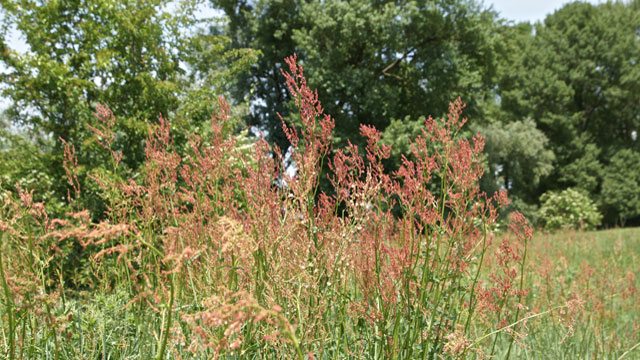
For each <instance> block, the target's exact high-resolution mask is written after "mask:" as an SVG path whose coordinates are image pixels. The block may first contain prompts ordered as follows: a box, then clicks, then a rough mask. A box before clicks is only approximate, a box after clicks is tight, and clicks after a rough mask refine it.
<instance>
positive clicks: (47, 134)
mask: <svg viewBox="0 0 640 360" xmlns="http://www.w3.org/2000/svg"><path fill="white" fill-rule="evenodd" d="M196 5H197V2H196V1H184V2H179V3H176V2H174V1H169V0H153V1H130V2H129V1H127V2H121V1H114V0H108V1H102V0H89V1H80V0H74V1H39V0H30V1H3V2H1V3H0V9H2V11H3V14H4V16H3V19H2V27H1V28H0V38H2V40H0V50H1V51H0V61H1V62H2V64H3V65H4V66H5V67H6V69H7V70H6V71H5V73H4V74H2V75H0V85H2V87H1V89H2V90H1V91H2V95H3V96H4V97H6V98H7V99H9V100H10V101H11V103H10V106H9V108H8V109H7V111H6V114H7V117H8V119H9V120H10V121H11V122H12V123H13V124H14V125H16V126H17V127H19V128H21V129H25V130H26V131H29V136H30V137H32V139H34V141H37V142H40V143H45V144H46V146H40V148H41V150H42V151H45V150H46V153H43V157H46V161H45V160H44V158H43V160H42V161H40V162H32V163H30V164H29V166H31V167H33V168H35V167H37V166H38V165H40V164H42V163H43V162H46V166H44V167H41V168H39V170H38V171H41V172H43V173H46V175H47V177H48V178H49V179H52V183H51V184H50V185H51V188H50V189H51V191H53V192H54V193H56V197H57V198H65V197H66V194H67V182H66V180H65V179H64V171H63V168H62V162H63V157H62V154H63V151H62V150H63V144H62V143H61V142H59V141H58V139H60V138H62V139H65V140H66V141H68V142H70V143H72V144H74V145H75V147H76V149H77V153H78V161H79V165H80V169H81V170H80V171H81V174H79V175H80V181H81V183H82V185H85V186H86V189H87V192H85V193H84V194H83V199H82V200H83V201H84V202H85V205H86V204H88V203H91V202H95V201H97V200H98V199H99V197H98V196H97V194H92V192H94V191H92V189H90V188H89V186H90V185H89V184H88V183H89V182H88V181H87V178H88V176H89V175H90V173H91V171H92V170H93V169H94V168H100V167H104V166H105V165H104V164H106V163H108V160H107V158H106V157H105V156H104V155H103V153H102V152H101V151H98V149H99V148H100V147H99V146H98V145H97V144H96V143H95V141H94V140H96V138H97V136H96V135H95V134H94V133H92V132H91V131H90V130H89V129H88V127H87V125H93V126H96V124H97V121H96V119H95V117H94V111H96V106H97V104H99V103H101V104H106V105H107V106H108V107H109V108H110V109H111V111H113V113H114V114H115V116H116V119H117V121H118V123H119V127H118V132H117V133H116V134H114V139H113V142H114V143H113V149H114V150H115V151H119V152H121V153H122V155H123V158H122V162H123V164H125V165H126V169H125V171H126V172H130V173H136V172H137V171H138V167H139V165H140V164H141V163H142V161H143V160H144V157H145V154H144V139H145V137H146V135H147V125H148V124H149V123H154V122H156V121H157V119H158V117H159V116H160V115H164V116H169V117H171V118H173V119H174V125H173V126H174V128H175V131H176V133H177V134H178V135H177V136H176V140H177V142H178V143H180V141H186V140H185V138H184V136H180V134H184V133H186V132H188V131H196V130H201V129H204V128H205V127H204V126H203V124H204V123H206V122H207V121H208V120H209V117H210V115H211V113H212V105H211V104H214V103H215V102H214V101H211V100H212V98H214V99H215V98H216V97H217V95H220V94H222V93H224V92H225V91H226V88H225V86H227V85H229V86H230V84H231V83H232V81H230V80H229V81H227V79H228V78H229V77H231V76H233V75H235V74H236V73H237V72H239V71H243V70H246V69H247V68H248V66H249V65H250V64H251V63H252V61H253V60H255V55H256V54H255V52H252V51H249V50H234V51H232V52H226V47H227V44H228V40H225V38H223V37H219V36H217V37H216V36H209V35H203V34H201V33H198V32H195V28H196V26H197V21H196V18H195V16H194V10H195V7H196ZM12 29H15V31H17V35H19V36H21V37H22V38H23V39H24V40H25V41H26V44H27V45H28V50H27V51H26V53H24V54H20V53H17V52H15V51H13V50H12V49H10V48H9V47H8V45H7V44H6V43H5V40H4V39H6V38H7V37H8V36H7V35H8V33H9V31H11V30H12ZM103 140H104V139H103ZM178 145H179V144H178ZM93 209H94V210H95V209H97V208H95V207H93Z"/></svg>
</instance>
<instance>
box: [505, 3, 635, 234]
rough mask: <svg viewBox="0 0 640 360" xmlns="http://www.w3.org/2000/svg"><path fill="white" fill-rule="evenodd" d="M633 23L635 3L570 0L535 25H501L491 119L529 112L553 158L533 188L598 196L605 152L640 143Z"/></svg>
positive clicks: (607, 160) (618, 207)
mask: <svg viewBox="0 0 640 360" xmlns="http://www.w3.org/2000/svg"><path fill="white" fill-rule="evenodd" d="M639 24H640V6H639V3H638V2H637V1H630V2H609V3H606V4H599V5H592V4H589V3H586V2H574V3H570V4H568V5H566V6H564V7H563V8H561V9H560V10H558V11H556V12H555V13H553V14H551V15H549V16H548V17H547V18H546V19H545V20H544V22H543V23H538V24H536V25H535V27H532V26H531V25H529V24H518V25H515V26H512V27H504V28H502V29H501V32H500V34H501V39H502V41H501V44H502V45H501V47H502V51H501V54H502V56H501V57H500V62H499V67H498V72H497V73H498V76H497V80H498V84H497V85H498V86H497V94H498V95H499V102H498V103H499V105H500V106H499V110H498V111H497V116H498V117H500V118H502V119H522V118H528V117H530V118H532V119H534V120H535V122H536V127H537V128H538V129H540V130H541V131H542V132H543V133H544V134H545V136H546V137H547V138H548V139H549V144H548V149H550V150H551V151H553V153H554V155H555V158H556V163H555V167H554V168H553V171H552V172H551V173H550V174H549V176H547V177H546V178H545V179H543V180H542V183H541V185H540V192H544V191H546V190H555V189H562V188H567V187H574V188H580V189H583V190H585V191H586V192H587V193H589V196H590V197H591V198H594V199H597V198H600V197H604V194H602V193H601V190H602V189H604V187H603V182H604V176H605V174H607V172H606V171H603V170H604V169H605V168H607V167H608V166H609V164H610V161H611V160H610V159H611V155H612V154H613V153H615V152H616V151H617V150H618V149H621V148H624V149H638V147H639V146H640V143H639V142H638V139H637V136H634V134H637V133H638V132H639V131H640V122H639V121H638V114H640V98H639V96H640V95H639V94H640V67H638V66H637V59H639V58H640V42H638V33H639V31H640V25H639ZM612 199H613V198H612ZM618 199H620V200H622V198H620V197H618ZM610 201H612V200H610ZM608 206H609V207H611V208H612V209H615V210H612V211H614V212H621V211H623V210H622V208H623V207H624V206H625V205H624V204H623V203H617V204H613V203H611V202H610V203H608ZM605 220H606V222H607V224H609V225H611V224H612V223H613V222H615V221H616V220H615V216H613V217H607V218H606V219H605ZM612 221H613V222H612Z"/></svg>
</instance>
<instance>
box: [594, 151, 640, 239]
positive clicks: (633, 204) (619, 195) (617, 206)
mask: <svg viewBox="0 0 640 360" xmlns="http://www.w3.org/2000/svg"><path fill="white" fill-rule="evenodd" d="M602 203H603V204H604V208H605V210H606V212H605V215H606V216H608V217H609V218H610V220H609V221H611V222H614V221H615V222H619V223H620V224H621V225H623V226H624V225H625V222H626V221H628V220H631V221H633V220H636V221H637V220H638V218H639V217H640V152H638V151H633V150H630V149H622V150H620V151H618V152H617V153H616V154H615V155H614V156H613V157H612V158H611V162H610V163H609V165H608V166H607V167H606V168H605V171H604V180H603V182H602Z"/></svg>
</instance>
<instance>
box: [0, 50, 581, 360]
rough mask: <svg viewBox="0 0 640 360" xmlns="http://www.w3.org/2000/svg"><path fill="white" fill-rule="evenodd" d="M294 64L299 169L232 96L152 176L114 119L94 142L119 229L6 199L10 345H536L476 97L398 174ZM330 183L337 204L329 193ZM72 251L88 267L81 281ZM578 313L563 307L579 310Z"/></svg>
mask: <svg viewBox="0 0 640 360" xmlns="http://www.w3.org/2000/svg"><path fill="white" fill-rule="evenodd" d="M287 65H288V68H289V69H288V72H283V75H284V77H285V79H286V83H287V86H288V89H289V91H290V92H291V94H292V96H293V98H294V99H295V102H296V105H297V106H298V108H299V120H300V124H301V126H299V127H295V126H293V125H292V124H287V123H285V122H284V121H283V129H284V132H285V134H286V136H287V138H288V139H289V142H290V143H291V146H292V148H293V155H292V159H293V161H294V162H295V166H296V168H297V173H296V174H295V176H289V175H288V173H287V171H286V169H285V168H284V167H283V159H282V158H283V156H282V154H281V152H280V150H279V149H277V148H272V147H270V146H269V145H268V144H267V143H266V142H265V141H264V140H260V141H258V142H257V143H256V144H255V145H254V146H253V147H252V149H251V150H250V151H246V149H241V148H240V147H239V146H238V144H237V143H236V141H235V139H234V137H232V136H228V134H226V132H225V123H226V122H227V121H228V117H229V113H230V111H229V106H228V105H227V103H226V102H225V100H224V99H223V98H220V99H219V111H218V112H217V113H216V114H215V115H214V116H213V118H212V132H211V134H212V135H211V136H210V137H208V138H200V137H199V136H197V135H195V134H194V135H192V136H191V139H190V142H189V147H188V150H187V151H185V152H180V153H179V152H178V151H177V149H176V147H175V146H174V145H173V141H172V137H171V131H170V128H171V125H170V123H169V121H168V120H166V119H164V118H161V119H160V121H159V123H158V124H156V125H154V126H151V127H150V128H149V132H148V137H147V142H146V162H145V165H144V170H143V173H142V176H139V177H127V176H126V171H123V170H121V169H120V160H121V155H120V154H121V153H120V152H119V151H118V149H114V148H112V144H113V138H114V136H115V135H114V133H115V126H116V123H117V121H116V119H115V117H114V116H113V114H112V113H111V112H110V111H109V110H108V109H107V108H106V107H99V108H98V112H97V122H98V123H97V124H95V126H92V130H93V131H94V132H95V134H96V141H98V142H99V143H100V144H101V145H102V146H103V147H104V148H105V149H106V150H105V151H107V152H108V153H109V154H110V155H111V158H112V164H111V165H112V169H113V170H112V171H111V172H108V173H104V172H103V173H93V174H91V176H92V178H93V179H94V180H95V182H96V184H97V185H98V186H99V187H100V188H101V191H102V196H103V198H104V200H105V201H106V203H107V204H108V210H107V213H106V214H105V215H106V216H105V218H106V220H104V221H101V222H99V223H94V222H93V221H92V220H91V219H92V216H91V214H89V213H88V212H87V211H84V210H82V209H80V206H79V205H78V204H76V205H75V206H76V211H74V212H71V213H69V214H67V216H66V217H64V218H61V219H51V218H49V217H48V215H47V213H46V211H45V207H44V205H43V204H40V203H36V202H34V201H33V197H32V195H31V193H29V192H27V191H24V190H21V189H19V192H18V194H17V196H14V195H13V194H5V195H4V202H3V205H2V208H1V209H0V230H2V235H0V236H2V243H1V244H0V246H1V249H0V250H1V251H0V272H1V273H2V279H0V280H2V284H1V285H2V287H3V289H2V299H3V300H2V304H3V308H2V329H3V331H2V337H1V338H0V341H1V345H0V346H3V347H4V349H6V353H7V354H8V358H10V359H16V358H55V359H59V358H103V359H106V358H123V359H124V358H130V357H136V356H137V357H142V358H151V357H154V356H155V358H156V359H159V360H161V359H165V358H212V357H213V358H215V357H224V358H229V359H240V358H242V359H245V358H260V359H273V358H282V359H285V358H286V359H289V358H298V359H314V358H322V359H325V358H326V359H339V358H367V359H408V358H412V359H413V358H415V359H435V358H441V357H444V358H459V357H469V358H481V357H489V356H495V355H497V354H504V352H505V351H506V357H509V356H510V355H511V354H512V353H517V352H518V351H519V350H518V348H519V345H521V344H522V343H523V340H522V339H523V338H524V335H525V333H526V332H527V327H526V326H527V322H528V320H529V319H530V318H533V317H535V316H532V315H533V314H532V313H531V310H532V309H531V308H529V307H527V305H526V303H527V301H529V300H530V298H531V295H530V292H529V291H528V290H527V286H525V285H526V283H527V282H526V274H527V257H529V256H528V255H526V254H527V253H528V247H529V243H530V241H531V237H532V231H531V228H530V227H529V226H528V225H527V224H526V220H525V219H524V217H523V216H522V215H520V214H515V215H514V216H513V217H512V218H511V220H510V231H509V232H508V233H507V234H506V235H504V236H499V237H495V236H494V232H493V229H494V228H495V226H496V221H497V217H498V211H499V209H500V208H501V207H502V206H505V205H506V204H507V203H508V199H507V196H506V193H505V192H499V193H496V194H493V195H492V196H488V195H486V194H484V193H482V192H481V191H480V190H479V187H478V181H479V179H480V178H481V176H482V175H483V171H484V170H483V166H482V157H483V153H482V151H483V146H484V141H483V138H482V137H481V136H477V135H476V136H474V137H473V138H472V139H469V140H468V139H464V138H461V137H460V130H461V128H462V126H463V125H464V124H465V122H466V118H464V117H463V116H462V110H463V108H464V105H463V104H462V103H461V101H460V100H457V101H455V102H453V103H452V104H451V105H450V108H449V114H448V116H447V117H445V118H443V119H437V120H436V119H433V118H431V117H429V118H427V119H425V130H424V131H423V133H422V135H420V136H418V137H417V138H416V139H414V140H413V145H412V151H411V154H410V156H408V157H405V158H403V160H402V165H401V167H400V168H399V170H398V171H396V172H393V173H391V174H390V173H388V172H386V171H385V169H384V167H383V162H384V160H385V159H387V158H388V157H389V153H390V149H389V147H388V146H385V145H382V144H381V143H380V141H379V140H380V137H381V133H380V132H379V131H378V130H376V129H374V128H372V127H369V126H366V125H363V126H361V128H360V133H361V136H363V137H364V139H366V143H367V145H366V147H365V148H359V147H358V146H355V145H352V144H349V145H348V146H346V147H344V148H334V147H333V145H332V144H333V142H332V129H333V126H334V123H333V119H332V118H331V117H330V116H329V115H327V114H324V112H323V109H322V106H321V104H320V102H319V100H318V96H317V93H316V92H314V91H312V90H311V89H310V88H309V87H308V86H307V83H306V79H305V77H304V74H303V69H302V67H301V66H300V65H298V64H297V62H296V59H295V57H291V58H288V59H287ZM65 157H66V161H65V166H66V170H67V176H68V179H69V183H70V189H71V191H70V196H69V198H70V202H71V203H72V204H73V203H74V201H75V200H74V199H76V198H79V196H80V194H81V192H82V191H83V190H82V189H80V186H79V183H80V182H79V181H78V180H77V175H76V174H77V169H75V167H74V164H75V163H76V162H75V150H74V148H73V146H72V145H71V144H67V146H66V151H65ZM324 176H327V178H328V181H329V182H330V184H331V187H330V190H328V191H320V181H321V180H322V177H324ZM71 255H73V256H75V257H77V258H80V260H79V262H76V263H74V264H77V263H81V264H83V268H82V269H78V268H75V267H74V268H69V266H70V265H69V256H71ZM69 274H71V275H69ZM69 277H71V278H69ZM77 278H82V281H79V280H77ZM568 301H569V302H563V303H562V304H560V305H561V307H562V309H571V310H572V311H573V310H575V309H576V308H577V307H576V306H573V305H574V303H571V302H570V301H571V299H569V300H568ZM576 304H577V303H576ZM546 305H549V306H551V305H553V306H557V305H558V304H546ZM547 309H548V307H547V308H544V307H541V308H539V309H536V310H538V311H539V312H540V313H542V312H544V311H547V312H550V311H548V310H547ZM569 325H570V324H569ZM514 343H517V344H518V346H515V345H514Z"/></svg>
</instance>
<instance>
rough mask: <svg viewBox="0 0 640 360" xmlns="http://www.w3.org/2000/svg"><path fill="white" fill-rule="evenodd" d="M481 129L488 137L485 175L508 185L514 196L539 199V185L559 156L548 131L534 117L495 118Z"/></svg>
mask: <svg viewBox="0 0 640 360" xmlns="http://www.w3.org/2000/svg"><path fill="white" fill-rule="evenodd" d="M479 132H480V134H482V135H484V137H485V144H486V145H485V146H486V149H487V160H488V163H489V168H488V169H487V171H486V173H485V176H486V177H487V178H488V180H489V183H490V184H495V185H497V186H499V187H501V188H503V189H508V190H509V194H510V195H511V197H515V198H518V199H521V200H523V201H525V202H527V203H535V202H536V200H537V198H538V193H537V190H538V185H539V184H540V181H541V179H542V178H544V177H546V176H547V175H549V174H550V173H551V171H552V170H553V162H554V160H555V157H554V155H553V152H551V151H550V150H549V149H548V142H549V141H548V139H547V137H546V136H545V134H544V133H543V132H542V131H540V130H538V129H537V128H536V124H535V122H534V121H533V120H532V119H530V118H528V119H526V120H524V121H513V122H508V123H500V122H495V123H492V124H490V125H488V126H486V127H482V128H480V129H479ZM485 181H486V180H485ZM489 190H490V191H491V190H493V191H495V190H497V189H489ZM493 191H491V192H493Z"/></svg>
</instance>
